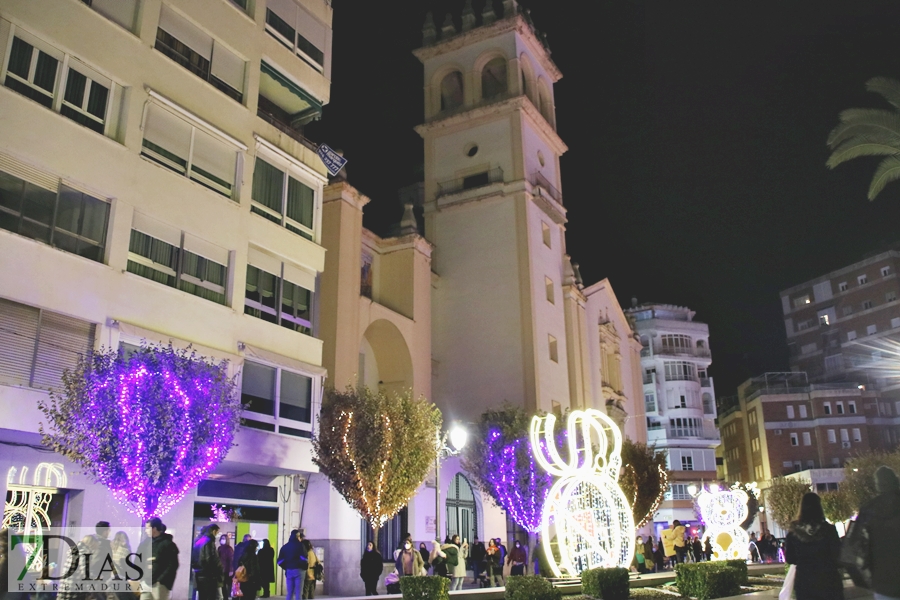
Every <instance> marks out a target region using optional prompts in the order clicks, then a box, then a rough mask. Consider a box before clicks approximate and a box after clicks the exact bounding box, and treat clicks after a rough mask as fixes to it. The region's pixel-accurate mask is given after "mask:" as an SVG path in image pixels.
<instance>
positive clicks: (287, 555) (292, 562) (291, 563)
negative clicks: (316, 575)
mask: <svg viewBox="0 0 900 600" xmlns="http://www.w3.org/2000/svg"><path fill="white" fill-rule="evenodd" d="M278 566H279V567H281V568H282V569H284V578H285V582H286V584H287V596H286V597H285V600H300V596H302V595H303V582H304V580H305V578H306V569H307V560H306V554H305V553H304V546H303V543H302V542H301V541H300V530H299V529H294V530H293V531H291V535H290V537H288V541H287V543H285V545H284V546H282V547H281V549H280V550H278Z"/></svg>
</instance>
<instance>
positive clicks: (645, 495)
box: [619, 438, 669, 529]
mask: <svg viewBox="0 0 900 600" xmlns="http://www.w3.org/2000/svg"><path fill="white" fill-rule="evenodd" d="M622 464H623V465H624V467H623V469H622V478H621V479H620V480H619V486H620V487H621V488H622V491H623V492H624V493H625V497H627V498H628V499H629V500H630V501H631V510H632V513H633V515H634V522H635V527H636V528H638V529H640V528H641V527H643V526H644V525H646V524H647V523H649V522H650V521H651V520H653V515H655V514H656V511H657V509H658V508H659V505H660V504H661V503H662V501H663V498H664V496H665V493H666V491H667V490H668V488H669V472H668V471H667V470H666V452H665V451H664V450H657V449H656V448H653V447H652V446H648V445H646V444H642V443H640V442H632V441H631V440H629V439H627V438H625V439H624V440H623V442H622Z"/></svg>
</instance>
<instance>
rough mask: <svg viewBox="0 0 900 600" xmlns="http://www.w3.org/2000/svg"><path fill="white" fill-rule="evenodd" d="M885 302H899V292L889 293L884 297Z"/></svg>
mask: <svg viewBox="0 0 900 600" xmlns="http://www.w3.org/2000/svg"><path fill="white" fill-rule="evenodd" d="M884 301H885V302H896V301H897V292H888V293H886V294H885V295H884Z"/></svg>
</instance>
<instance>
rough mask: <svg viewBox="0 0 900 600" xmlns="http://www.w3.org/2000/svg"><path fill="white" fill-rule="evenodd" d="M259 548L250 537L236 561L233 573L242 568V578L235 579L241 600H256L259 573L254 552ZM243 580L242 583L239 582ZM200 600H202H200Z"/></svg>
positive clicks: (257, 558)
mask: <svg viewBox="0 0 900 600" xmlns="http://www.w3.org/2000/svg"><path fill="white" fill-rule="evenodd" d="M258 548H259V542H257V541H256V540H254V539H253V538H252V537H251V538H250V539H249V540H247V541H246V542H245V546H244V551H243V552H241V558H240V560H239V561H238V564H237V566H236V567H235V571H238V570H239V569H240V568H241V567H244V577H237V574H236V575H235V578H236V579H237V580H238V585H239V586H240V588H241V595H242V596H243V600H253V599H254V598H256V593H257V592H258V591H259V588H260V587H261V586H260V582H261V578H260V572H259V557H257V555H256V551H257V549H258ZM241 579H244V581H241ZM201 600H202V599H201Z"/></svg>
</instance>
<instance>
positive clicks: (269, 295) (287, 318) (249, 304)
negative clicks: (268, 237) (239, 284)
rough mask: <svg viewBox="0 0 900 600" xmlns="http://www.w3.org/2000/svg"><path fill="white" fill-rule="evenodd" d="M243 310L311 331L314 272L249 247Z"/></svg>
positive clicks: (261, 317) (291, 326)
mask: <svg viewBox="0 0 900 600" xmlns="http://www.w3.org/2000/svg"><path fill="white" fill-rule="evenodd" d="M248 263H249V264H248V266H247V287H246V292H245V294H244V313H245V314H248V315H250V316H253V317H256V318H258V319H262V320H264V321H268V322H269V323H275V324H276V325H281V326H282V327H286V328H288V329H293V330H294V331H299V332H300V333H305V334H307V335H312V302H313V295H314V292H313V290H314V289H315V285H316V283H315V276H314V275H312V274H310V273H308V272H306V271H304V270H302V269H300V268H298V267H295V266H293V265H290V264H287V263H282V262H281V261H279V260H278V259H276V258H274V257H271V256H269V255H268V254H263V253H262V252H259V251H258V250H255V249H253V248H251V249H250V254H249V258H248Z"/></svg>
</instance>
